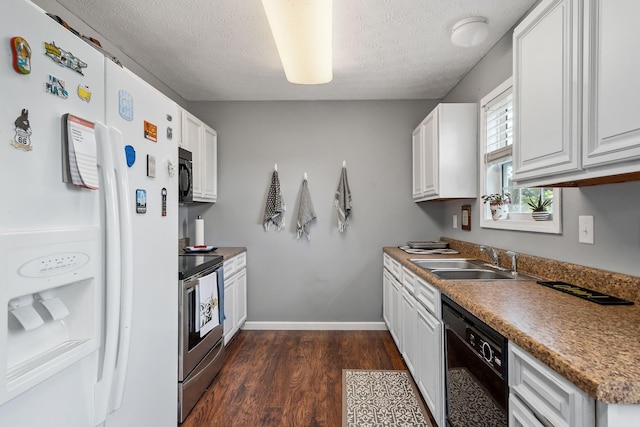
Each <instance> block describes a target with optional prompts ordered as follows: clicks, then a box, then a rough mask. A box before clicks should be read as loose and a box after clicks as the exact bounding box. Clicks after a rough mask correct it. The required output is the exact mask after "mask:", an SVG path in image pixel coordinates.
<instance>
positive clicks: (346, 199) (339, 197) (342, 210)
mask: <svg viewBox="0 0 640 427" xmlns="http://www.w3.org/2000/svg"><path fill="white" fill-rule="evenodd" d="M335 206H336V209H337V211H338V212H337V213H338V231H340V233H343V232H344V231H345V229H346V228H347V225H349V216H350V215H351V189H350V188H349V181H348V180H347V168H346V167H345V166H342V172H341V173H340V181H339V182H338V189H337V190H336V197H335Z"/></svg>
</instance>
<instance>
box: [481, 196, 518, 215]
mask: <svg viewBox="0 0 640 427" xmlns="http://www.w3.org/2000/svg"><path fill="white" fill-rule="evenodd" d="M482 203H485V204H486V203H489V209H491V218H493V220H494V221H498V220H499V219H507V217H508V216H509V204H510V203H511V195H510V194H509V193H504V194H500V193H494V194H485V195H484V196H482Z"/></svg>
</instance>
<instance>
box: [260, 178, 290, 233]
mask: <svg viewBox="0 0 640 427" xmlns="http://www.w3.org/2000/svg"><path fill="white" fill-rule="evenodd" d="M284 211H285V205H284V202H283V201H282V192H281V191H280V179H279V178H278V171H276V170H274V171H273V175H272V176H271V186H270V187H269V194H268V195H267V204H266V206H265V208H264V223H263V224H264V229H265V231H269V227H270V226H271V224H273V225H275V226H276V228H277V229H278V230H280V229H281V228H282V227H284Z"/></svg>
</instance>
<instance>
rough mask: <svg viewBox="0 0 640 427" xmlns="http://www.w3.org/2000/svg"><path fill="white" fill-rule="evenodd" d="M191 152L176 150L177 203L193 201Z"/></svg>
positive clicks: (181, 149)
mask: <svg viewBox="0 0 640 427" xmlns="http://www.w3.org/2000/svg"><path fill="white" fill-rule="evenodd" d="M191 159H192V155H191V151H187V150H185V149H183V148H178V202H180V203H190V202H192V201H193V167H192V160H191Z"/></svg>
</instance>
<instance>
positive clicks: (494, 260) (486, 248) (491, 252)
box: [480, 245, 500, 267]
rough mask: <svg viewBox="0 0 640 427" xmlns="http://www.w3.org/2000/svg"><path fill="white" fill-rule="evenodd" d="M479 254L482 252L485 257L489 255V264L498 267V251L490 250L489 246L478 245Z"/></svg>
mask: <svg viewBox="0 0 640 427" xmlns="http://www.w3.org/2000/svg"><path fill="white" fill-rule="evenodd" d="M480 252H484V253H486V254H487V255H489V258H491V263H492V264H493V266H494V267H500V262H499V259H500V255H499V254H498V251H497V250H496V249H495V248H492V247H490V246H485V245H480Z"/></svg>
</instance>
